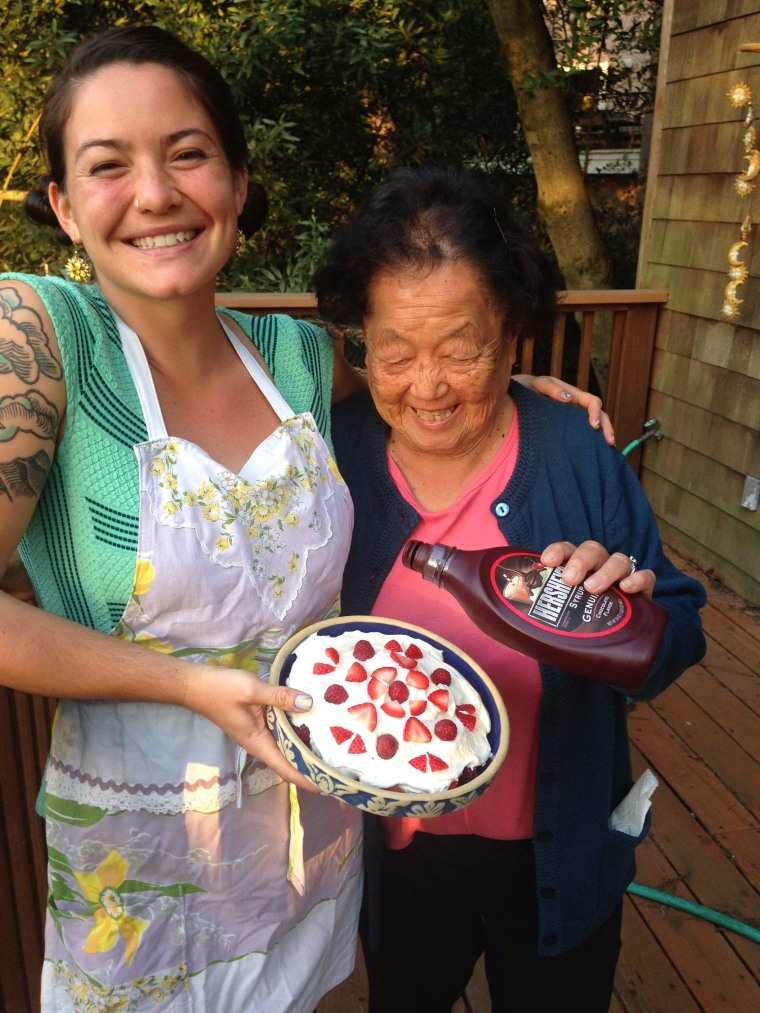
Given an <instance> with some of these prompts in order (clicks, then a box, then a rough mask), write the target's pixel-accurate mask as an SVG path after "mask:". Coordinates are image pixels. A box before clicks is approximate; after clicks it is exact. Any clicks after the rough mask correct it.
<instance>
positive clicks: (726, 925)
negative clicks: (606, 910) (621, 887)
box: [628, 883, 760, 943]
mask: <svg viewBox="0 0 760 1013" xmlns="http://www.w3.org/2000/svg"><path fill="white" fill-rule="evenodd" d="M628 893H633V894H636V895H637V896H638V897H646V899H647V900H655V901H657V902H658V903H660V904H666V905H667V906H668V907H674V908H678V910H679V911H686V912H687V913H688V914H692V915H696V916H697V917H698V918H704V919H705V921H708V922H713V923H714V924H715V925H718V926H720V928H722V929H729V930H730V931H731V932H738V933H739V935H742V936H746V937H747V939H751V940H752V941H753V942H754V943H760V929H756V928H754V927H753V926H752V925H745V924H744V922H740V921H737V920H736V918H729V916H728V915H724V914H721V912H720V911H713V910H712V909H711V908H709V907H703V905H702V904H695V903H693V902H692V901H690V900H684V899H683V898H682V897H674V896H673V894H670V893H663V892H662V890H653V889H652V887H651V886H640V885H639V884H638V883H631V885H630V886H629V887H628Z"/></svg>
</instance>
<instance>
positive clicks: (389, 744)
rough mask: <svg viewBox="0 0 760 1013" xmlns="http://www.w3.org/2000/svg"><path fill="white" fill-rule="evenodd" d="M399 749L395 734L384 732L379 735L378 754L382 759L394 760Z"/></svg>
mask: <svg viewBox="0 0 760 1013" xmlns="http://www.w3.org/2000/svg"><path fill="white" fill-rule="evenodd" d="M397 750H398V739H397V738H396V736H395V735H390V734H389V733H388V732H384V733H383V734H382V735H378V737H377V755H378V756H379V757H380V759H381V760H392V759H393V757H394V756H395V755H396V751H397Z"/></svg>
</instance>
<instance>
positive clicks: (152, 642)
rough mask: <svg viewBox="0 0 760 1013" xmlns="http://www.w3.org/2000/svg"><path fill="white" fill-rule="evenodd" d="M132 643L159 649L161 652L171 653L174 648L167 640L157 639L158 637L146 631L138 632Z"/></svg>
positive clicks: (155, 649)
mask: <svg viewBox="0 0 760 1013" xmlns="http://www.w3.org/2000/svg"><path fill="white" fill-rule="evenodd" d="M133 643H135V644H139V645H140V647H148V648H150V650H151V651H159V652H160V653H161V654H171V653H172V651H173V650H174V648H173V647H172V645H171V644H170V643H169V642H168V640H159V639H158V637H151V636H149V635H148V634H147V633H138V634H137V636H136V637H135V638H134V640H133Z"/></svg>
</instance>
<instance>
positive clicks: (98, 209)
mask: <svg viewBox="0 0 760 1013" xmlns="http://www.w3.org/2000/svg"><path fill="white" fill-rule="evenodd" d="M64 151H65V159H66V181H65V187H64V188H62V189H59V188H58V187H56V185H55V184H51V187H50V200H51V204H52V206H53V210H54V211H55V212H56V214H57V216H58V219H59V221H60V222H61V225H62V226H63V228H64V229H65V230H66V232H67V233H68V235H69V236H71V238H72V239H73V240H74V242H75V243H81V244H82V245H83V246H84V247H85V249H86V251H87V254H88V255H89V257H90V259H91V260H92V262H93V264H94V266H95V272H96V275H97V281H98V284H99V285H100V287H101V289H102V291H103V294H104V295H105V297H106V299H108V301H109V302H110V303H111V304H112V305H113V306H114V308H115V309H116V310H117V311H118V309H119V306H120V305H124V300H125V299H126V300H129V299H146V298H147V299H172V298H177V297H181V296H185V295H188V294H191V293H194V292H197V291H199V290H201V289H205V288H209V289H213V287H214V285H215V281H216V276H217V274H218V272H219V270H220V269H221V268H222V266H223V265H224V263H225V262H226V260H227V259H228V258H229V256H230V254H231V252H232V250H233V248H234V244H235V237H236V234H237V218H238V215H239V214H240V212H241V211H242V209H243V204H244V203H245V197H246V192H247V174H246V173H245V172H243V171H235V170H233V169H232V168H231V167H230V165H229V163H228V161H227V158H226V156H225V154H224V150H223V148H222V144H221V141H220V138H219V135H218V134H217V132H216V129H215V127H214V124H213V123H212V122H211V120H210V119H209V117H208V114H207V113H206V111H205V110H204V108H203V106H202V105H200V103H199V102H198V100H197V99H196V98H195V97H194V95H193V93H192V91H191V89H190V87H189V86H188V85H187V84H186V83H185V82H184V81H183V79H182V78H181V77H180V76H179V75H178V74H176V73H175V72H174V71H172V70H169V69H168V68H166V67H163V66H160V65H158V64H140V65H138V66H133V65H131V64H126V63H115V64H111V65H110V66H108V67H104V68H103V69H102V70H99V71H97V72H96V73H95V74H93V75H92V76H91V77H89V78H87V79H86V80H85V81H84V82H83V83H82V84H81V85H79V87H78V88H77V90H76V91H75V93H74V99H73V104H72V109H71V114H70V117H69V119H68V121H67V123H66V128H65V134H64Z"/></svg>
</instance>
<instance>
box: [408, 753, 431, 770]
mask: <svg viewBox="0 0 760 1013" xmlns="http://www.w3.org/2000/svg"><path fill="white" fill-rule="evenodd" d="M409 765H410V766H411V767H415V768H416V769H417V770H421V771H422V773H423V774H426V773H427V767H428V763H427V756H425V754H424V753H420V755H419V756H413V757H412V758H411V760H410V761H409Z"/></svg>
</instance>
